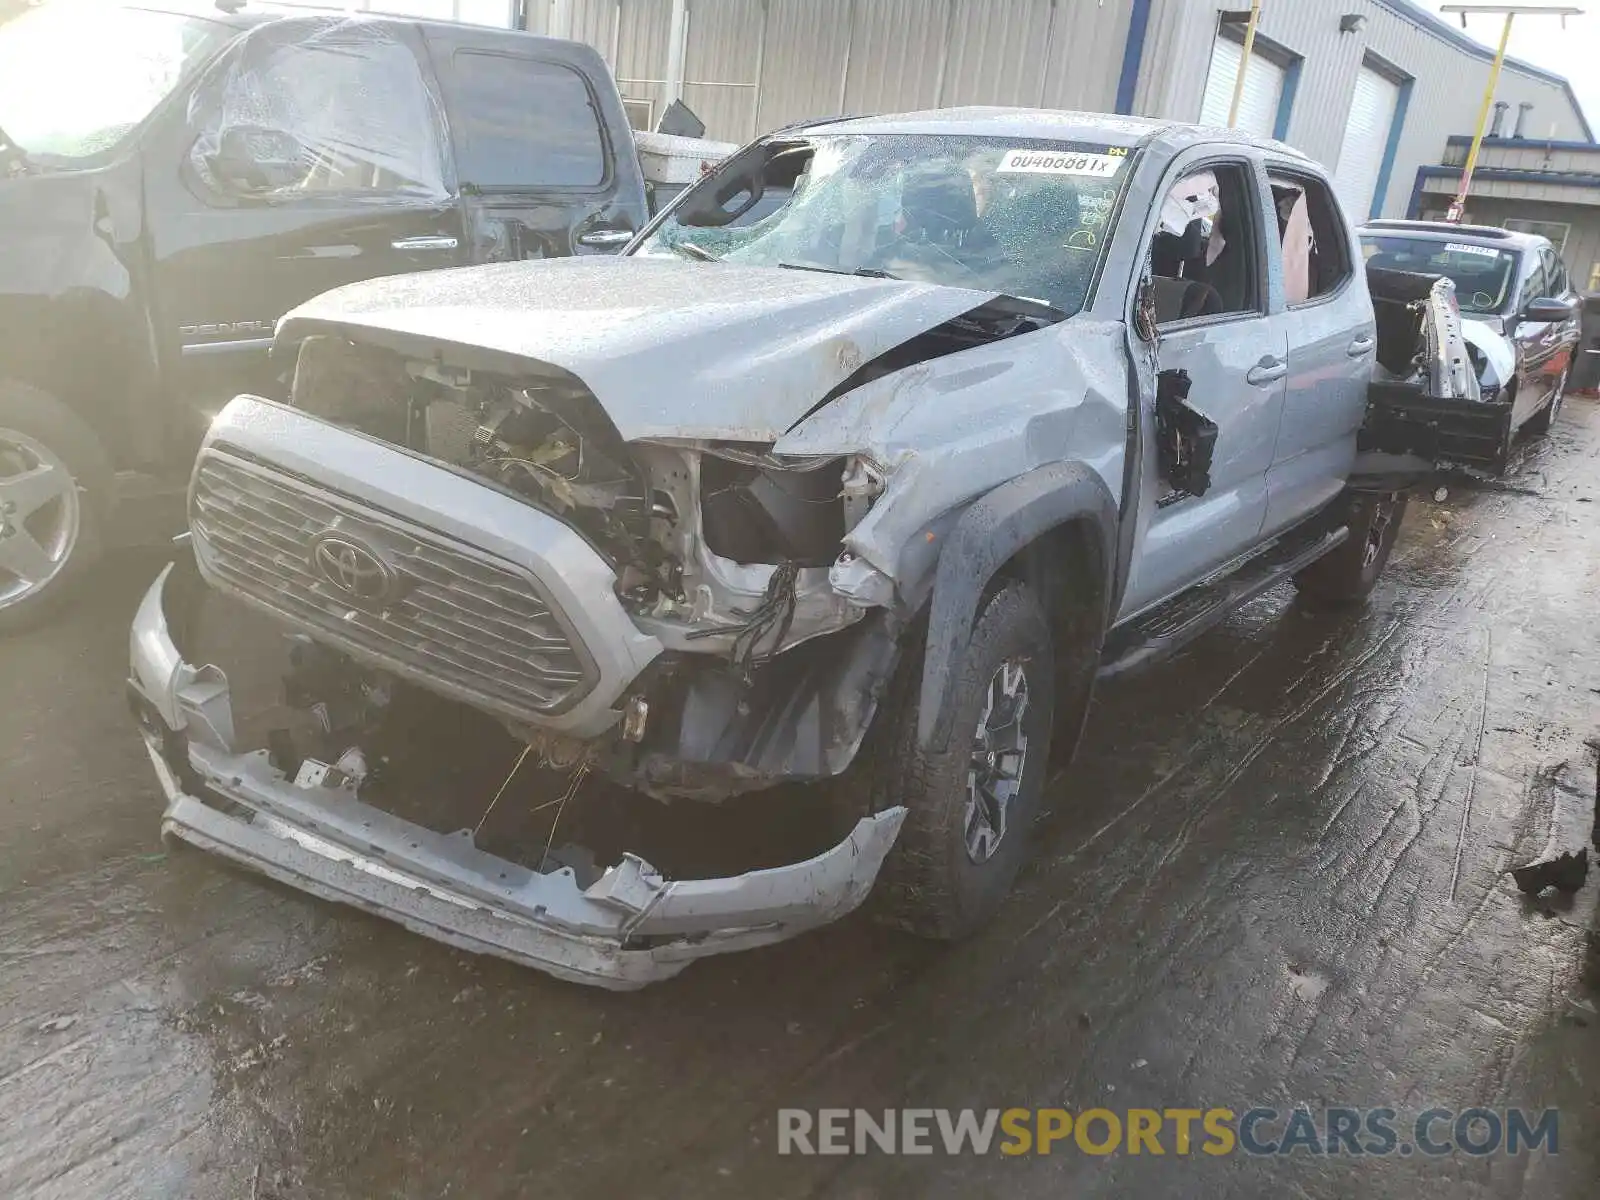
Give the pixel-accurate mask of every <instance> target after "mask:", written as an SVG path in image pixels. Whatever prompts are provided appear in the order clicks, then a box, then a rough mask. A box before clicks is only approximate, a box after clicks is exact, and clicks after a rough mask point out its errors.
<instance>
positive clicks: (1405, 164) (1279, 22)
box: [0, 0, 1600, 288]
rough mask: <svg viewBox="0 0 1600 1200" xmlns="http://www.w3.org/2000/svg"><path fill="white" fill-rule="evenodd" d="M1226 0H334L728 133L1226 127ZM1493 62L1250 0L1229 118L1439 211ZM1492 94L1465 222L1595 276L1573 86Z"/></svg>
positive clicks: (1437, 28)
mask: <svg viewBox="0 0 1600 1200" xmlns="http://www.w3.org/2000/svg"><path fill="white" fill-rule="evenodd" d="M4 2H5V0H0V3H4ZM313 2H316V0H313ZM323 2H326V0H323ZM1232 3H1233V9H1232V10H1225V9H1224V8H1223V6H1222V4H1219V3H1218V0H347V3H346V7H355V8H361V9H370V10H375V11H384V12H400V13H406V14H411V15H416V16H430V17H436V18H438V17H442V18H446V19H456V20H468V21H479V22H483V23H486V24H519V25H522V26H523V27H525V28H528V29H532V30H534V31H536V32H540V33H552V34H556V35H558V36H566V37H573V38H577V39H579V40H581V41H585V42H588V43H589V44H591V45H593V46H595V47H597V48H598V49H599V50H600V52H601V53H602V54H603V55H604V56H605V58H606V61H607V62H608V63H609V64H610V65H611V67H612V70H613V72H614V73H615V74H616V76H617V77H618V81H619V83H620V85H621V88H622V92H623V95H624V96H625V97H627V98H628V100H629V111H630V114H631V115H632V118H633V121H634V124H635V125H637V126H639V127H640V128H650V127H653V126H654V123H655V121H656V120H657V119H658V118H659V116H660V114H661V112H662V110H663V109H664V107H665V106H666V105H667V104H668V103H669V102H670V101H671V100H672V99H673V98H675V97H680V96H681V97H682V98H683V100H684V102H685V103H687V104H688V105H689V106H690V107H691V108H693V109H694V110H695V111H696V112H697V113H698V114H699V115H700V116H701V118H702V119H703V120H705V122H706V124H707V126H708V131H709V132H710V134H711V135H712V136H713V137H718V138H722V139H725V140H729V141H744V140H746V139H748V138H750V137H753V136H754V135H755V134H757V133H759V132H763V131H765V130H769V129H773V128H775V127H777V126H779V125H784V124H787V123H789V122H792V121H798V120H804V119H806V118H814V117H823V116H831V115H835V114H839V113H868V112H887V111H895V110H906V109H916V108H929V107H936V106H941V105H954V104H1018V105H1034V106H1042V107H1052V108H1082V109H1096V110H1102V111H1112V112H1133V113H1139V114H1143V115H1148V116H1163V117H1170V118H1172V119H1174V120H1180V121H1205V122H1210V123H1216V124H1222V123H1224V122H1225V121H1226V119H1227V114H1228V108H1229V105H1230V101H1231V99H1232V95H1233V83H1234V79H1235V77H1236V75H1237V71H1238V68H1239V63H1240V60H1241V58H1242V54H1241V41H1242V36H1243V26H1242V23H1241V22H1240V21H1238V20H1237V18H1238V17H1239V16H1241V15H1242V13H1241V12H1239V11H1238V10H1240V9H1242V8H1243V7H1244V0H1232ZM1554 33H1555V31H1554V30H1553V29H1552V34H1554ZM1490 58H1491V55H1490V52H1489V51H1488V50H1487V49H1485V48H1484V47H1483V46H1482V45H1480V44H1478V43H1477V42H1475V41H1473V40H1471V39H1470V38H1468V37H1467V36H1466V35H1465V34H1464V33H1462V32H1461V31H1460V30H1459V29H1457V28H1456V27H1455V26H1453V25H1450V24H1447V23H1446V22H1444V21H1443V20H1441V19H1440V18H1438V17H1436V16H1434V15H1433V14H1432V13H1430V12H1428V11H1427V10H1426V9H1423V8H1422V7H1420V6H1419V5H1417V4H1416V3H1414V2H1413V0H1265V3H1264V5H1263V16H1262V21H1261V26H1260V29H1259V32H1258V36H1257V40H1256V53H1255V56H1254V57H1253V58H1252V60H1251V63H1250V68H1249V70H1248V72H1247V74H1246V87H1245V92H1244V98H1243V104H1242V105H1241V110H1240V124H1241V125H1243V126H1245V127H1247V128H1250V129H1253V130H1255V131H1257V132H1259V133H1263V134H1271V135H1273V136H1276V137H1279V138H1282V139H1283V140H1285V141H1287V142H1290V143H1291V144H1293V145H1295V146H1298V147H1299V148H1300V149H1302V150H1304V151H1306V153H1308V154H1310V155H1312V156H1313V157H1315V158H1317V159H1320V160H1321V161H1322V162H1325V163H1327V164H1329V165H1330V166H1331V167H1332V168H1333V169H1334V172H1335V176H1336V178H1337V181H1338V184H1339V190H1340V193H1341V194H1342V196H1343V198H1344V201H1345V204H1346V206H1347V207H1348V208H1349V210H1350V212H1351V213H1352V214H1353V215H1355V216H1356V217H1357V218H1362V217H1366V216H1379V215H1382V216H1403V215H1419V214H1427V215H1434V214H1435V213H1442V212H1443V209H1444V207H1445V205H1446V204H1447V203H1448V198H1449V195H1450V193H1451V192H1452V191H1453V187H1454V181H1455V179H1456V178H1457V177H1458V176H1459V170H1460V164H1461V160H1462V157H1463V154H1464V141H1465V138H1466V135H1467V134H1469V133H1470V132H1471V130H1472V128H1473V124H1474V122H1475V121H1476V119H1477V112H1478V106H1479V103H1480V102H1481V98H1482V94H1483V88H1484V85H1485V83H1486V82H1487V79H1488V73H1489V65H1490ZM1496 95H1497V99H1498V100H1499V106H1498V109H1497V116H1496V122H1497V128H1496V132H1498V133H1501V134H1503V135H1505V136H1504V137H1503V138H1502V139H1500V140H1498V141H1491V142H1490V143H1489V144H1488V147H1487V149H1486V158H1485V161H1484V164H1483V165H1484V168H1485V170H1484V171H1482V172H1480V174H1479V176H1478V180H1477V183H1476V185H1475V187H1474V190H1473V196H1472V198H1471V203H1470V204H1469V207H1468V216H1469V218H1471V219H1474V220H1480V221H1484V222H1488V223H1491V224H1493V223H1502V222H1505V223H1510V224H1512V225H1514V226H1518V227H1522V228H1533V229H1537V231H1538V232H1542V233H1546V234H1547V235H1549V236H1551V238H1552V240H1553V241H1556V242H1557V243H1558V244H1562V245H1564V247H1565V250H1566V256H1567V261H1568V263H1569V264H1570V267H1571V270H1572V273H1573V275H1574V276H1575V277H1576V279H1577V280H1578V281H1579V283H1580V285H1581V284H1583V283H1589V284H1590V285H1591V286H1592V287H1595V288H1600V175H1596V174H1595V170H1596V165H1595V164H1597V163H1600V159H1597V158H1596V156H1595V153H1594V150H1593V149H1592V147H1593V143H1594V139H1593V135H1592V134H1591V132H1590V129H1589V126H1588V124H1587V122H1586V121H1585V119H1584V115H1583V112H1582V110H1581V109H1580V108H1579V106H1578V103H1577V101H1576V99H1575V98H1574V97H1573V94H1572V89H1571V88H1570V87H1569V86H1568V85H1567V83H1566V81H1565V80H1563V79H1562V78H1560V77H1559V76H1557V75H1553V74H1551V73H1550V72H1548V71H1543V70H1540V69H1539V68H1537V67H1533V66H1530V65H1528V64H1526V63H1520V62H1517V61H1515V60H1510V61H1508V62H1507V64H1506V69H1505V71H1504V72H1503V73H1502V75H1501V77H1500V83H1499V86H1498V89H1497V93H1496ZM1513 134H1515V135H1516V136H1515V137H1513V136H1511V135H1513ZM1502 154H1503V155H1508V156H1510V157H1508V158H1507V159H1506V161H1505V162H1503V163H1502V162H1500V160H1499V159H1497V158H1496V157H1495V156H1496V155H1502ZM1529 155H1533V158H1529ZM1569 160H1571V161H1570V162H1569ZM1579 160H1581V164H1582V165H1581V166H1578V165H1574V164H1577V163H1579Z"/></svg>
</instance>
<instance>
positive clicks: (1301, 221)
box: [1262, 165, 1378, 535]
mask: <svg viewBox="0 0 1600 1200" xmlns="http://www.w3.org/2000/svg"><path fill="white" fill-rule="evenodd" d="M1268 184H1269V186H1270V187H1271V189H1272V200H1273V210H1274V216H1275V218H1276V221H1275V235H1276V236H1275V237H1274V238H1273V248H1274V252H1275V254H1276V257H1277V258H1278V261H1279V264H1280V275H1281V278H1282V280H1283V291H1282V296H1281V298H1280V297H1275V298H1274V300H1273V306H1274V310H1275V313H1274V317H1273V320H1274V323H1275V324H1276V325H1278V326H1279V327H1280V328H1282V329H1283V331H1284V334H1285V336H1286V338H1287V339H1288V344H1289V378H1288V380H1287V386H1286V390H1285V394H1284V402H1283V417H1282V420H1281V421H1280V422H1279V426H1278V433H1277V439H1276V444H1275V447H1274V450H1273V454H1272V468H1271V470H1270V471H1269V472H1268V473H1267V520H1266V525H1265V528H1264V529H1263V530H1262V532H1263V533H1264V534H1269V535H1270V534H1274V533H1278V532H1279V531H1281V530H1284V529H1287V528H1289V527H1290V526H1292V525H1294V524H1295V523H1297V522H1298V521H1300V520H1302V519H1304V518H1305V517H1308V516H1310V515H1311V514H1312V513H1315V512H1316V511H1317V510H1318V509H1320V508H1322V507H1323V506H1324V505H1326V504H1327V503H1328V502H1329V501H1331V500H1332V499H1334V497H1336V496H1338V494H1339V493H1340V492H1341V491H1342V490H1343V488H1344V484H1345V480H1346V479H1347V478H1348V477H1349V474H1350V466H1351V464H1352V463H1353V462H1354V461H1355V456H1356V434H1357V432H1358V431H1359V430H1360V428H1361V423H1362V421H1363V420H1364V419H1365V417H1366V411H1367V384H1368V383H1369V382H1370V381H1371V379H1372V363H1373V358H1374V355H1375V354H1376V352H1377V346H1378V342H1377V324H1376V322H1375V321H1374V319H1373V314H1372V300H1371V299H1370V297H1369V296H1368V295H1367V283H1366V275H1365V273H1364V272H1363V271H1361V270H1358V269H1357V257H1356V253H1355V250H1354V247H1353V243H1352V240H1351V235H1350V232H1349V230H1350V226H1349V223H1348V222H1347V221H1346V220H1345V216H1344V213H1343V212H1342V211H1341V210H1340V208H1339V205H1338V201H1337V200H1336V199H1335V197H1334V194H1333V190H1332V189H1331V188H1330V187H1328V185H1327V183H1326V182H1324V181H1323V180H1322V179H1321V178H1319V177H1318V176H1316V175H1314V174H1311V173H1309V172H1307V171H1305V170H1304V169H1303V168H1300V169H1296V168H1294V167H1290V166H1284V167H1278V166H1276V165H1269V167H1268Z"/></svg>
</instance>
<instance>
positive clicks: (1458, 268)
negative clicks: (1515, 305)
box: [1361, 236, 1517, 313]
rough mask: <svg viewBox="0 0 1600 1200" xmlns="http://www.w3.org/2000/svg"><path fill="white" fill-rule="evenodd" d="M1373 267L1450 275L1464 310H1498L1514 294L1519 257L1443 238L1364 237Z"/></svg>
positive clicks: (1370, 265) (1424, 273) (1364, 248)
mask: <svg viewBox="0 0 1600 1200" xmlns="http://www.w3.org/2000/svg"><path fill="white" fill-rule="evenodd" d="M1361 250H1362V253H1363V254H1365V255H1366V258H1367V265H1368V266H1369V267H1385V268H1387V269H1389V270H1391V271H1414V272H1416V273H1418V274H1420V275H1446V276H1449V278H1450V280H1451V281H1452V282H1453V283H1454V284H1455V285H1456V299H1457V301H1458V302H1459V303H1460V305H1461V311H1462V312H1472V313H1497V312H1499V311H1500V310H1501V309H1503V308H1504V307H1505V306H1506V302H1507V301H1508V300H1509V299H1510V297H1511V287H1512V283H1513V282H1514V281H1515V280H1516V278H1517V256H1516V254H1515V253H1514V252H1513V251H1510V250H1498V249H1496V248H1495V247H1493V246H1478V245H1474V244H1473V243H1471V242H1447V241H1443V240H1441V239H1439V238H1419V237H1388V236H1384V237H1365V236H1364V237H1363V238H1362V239H1361Z"/></svg>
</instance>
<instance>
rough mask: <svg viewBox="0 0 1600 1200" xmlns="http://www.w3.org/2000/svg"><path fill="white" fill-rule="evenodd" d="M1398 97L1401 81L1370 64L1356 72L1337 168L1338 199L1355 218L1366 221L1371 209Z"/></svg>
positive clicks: (1335, 179)
mask: <svg viewBox="0 0 1600 1200" xmlns="http://www.w3.org/2000/svg"><path fill="white" fill-rule="evenodd" d="M1399 100H1400V85H1399V84H1397V83H1395V82H1394V81H1393V80H1390V79H1386V78H1384V77H1383V76H1382V75H1379V74H1378V73H1377V72H1376V71H1374V70H1372V68H1370V67H1362V68H1361V70H1360V71H1359V72H1357V74H1356V90H1355V94H1354V95H1352V96H1351V97H1350V118H1349V122H1348V123H1347V124H1346V125H1345V127H1344V141H1343V142H1342V143H1340V146H1339V165H1338V166H1337V167H1336V168H1334V183H1335V184H1336V185H1337V186H1338V188H1339V199H1340V200H1341V201H1342V202H1343V203H1344V208H1345V212H1347V213H1348V214H1349V215H1350V216H1351V218H1352V219H1354V220H1357V221H1365V220H1366V219H1367V217H1368V215H1369V214H1370V213H1371V211H1372V194H1373V192H1374V191H1376V190H1377V187H1378V172H1379V171H1381V170H1382V169H1383V156H1384V152H1385V151H1386V150H1387V149H1388V148H1389V127H1390V126H1391V125H1392V124H1393V123H1394V107H1395V105H1396V104H1397V103H1398V102H1399Z"/></svg>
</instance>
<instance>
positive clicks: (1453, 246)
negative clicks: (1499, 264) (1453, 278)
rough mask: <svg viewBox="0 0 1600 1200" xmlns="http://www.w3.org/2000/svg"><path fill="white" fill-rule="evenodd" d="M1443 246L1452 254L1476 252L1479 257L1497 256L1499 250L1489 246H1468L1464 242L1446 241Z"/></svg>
mask: <svg viewBox="0 0 1600 1200" xmlns="http://www.w3.org/2000/svg"><path fill="white" fill-rule="evenodd" d="M1444 248H1445V249H1446V250H1448V251H1450V252H1451V253H1452V254H1476V255H1477V256H1478V257H1479V258H1499V257H1500V251H1498V250H1495V249H1493V248H1492V247H1489V246H1470V245H1468V244H1467V243H1466V242H1446V243H1445V244H1444Z"/></svg>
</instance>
